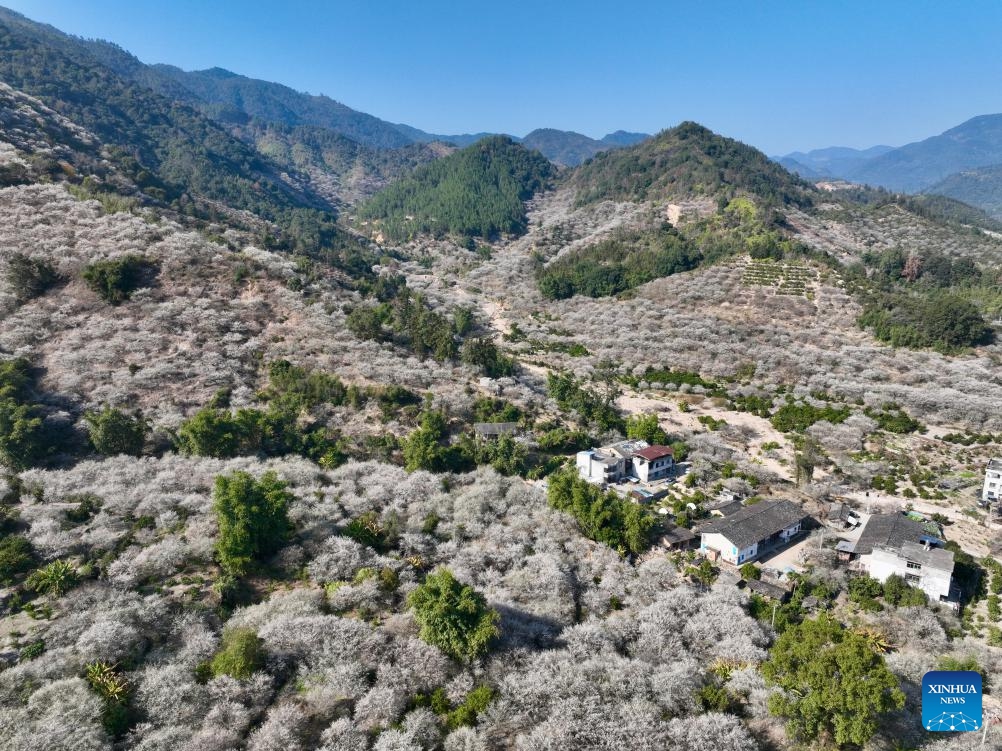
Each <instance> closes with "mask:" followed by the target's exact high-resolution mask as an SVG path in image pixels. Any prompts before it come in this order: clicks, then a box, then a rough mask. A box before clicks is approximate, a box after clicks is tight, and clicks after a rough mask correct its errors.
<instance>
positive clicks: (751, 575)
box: [740, 563, 762, 581]
mask: <svg viewBox="0 0 1002 751" xmlns="http://www.w3.org/2000/svg"><path fill="white" fill-rule="evenodd" d="M740 571H741V578H742V579H744V580H746V581H751V580H752V579H761V578H762V571H761V570H759V567H758V566H756V565H755V564H754V563H746V564H744V565H743V566H742V567H741V569H740Z"/></svg>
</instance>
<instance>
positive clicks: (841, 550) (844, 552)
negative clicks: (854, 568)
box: [835, 540, 856, 561]
mask: <svg viewBox="0 0 1002 751" xmlns="http://www.w3.org/2000/svg"><path fill="white" fill-rule="evenodd" d="M855 552H856V543H854V542H851V541H849V540H839V541H838V542H837V543H836V544H835V555H836V556H837V557H838V559H839V560H840V561H851V560H852V556H853V554H854V553H855Z"/></svg>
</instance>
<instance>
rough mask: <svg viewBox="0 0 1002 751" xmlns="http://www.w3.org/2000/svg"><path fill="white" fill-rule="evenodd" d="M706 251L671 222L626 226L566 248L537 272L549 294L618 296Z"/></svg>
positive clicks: (685, 266)
mask: <svg viewBox="0 0 1002 751" xmlns="http://www.w3.org/2000/svg"><path fill="white" fill-rule="evenodd" d="M701 258H702V254H701V253H700V252H699V250H698V249H697V248H696V247H695V246H694V245H693V244H692V243H691V242H689V241H688V240H686V239H685V238H684V237H682V236H681V235H680V234H679V233H678V232H676V231H675V230H674V229H673V228H672V226H671V225H670V224H664V225H662V226H660V227H658V228H657V229H654V230H646V231H640V230H631V231H623V232H620V233H618V234H617V235H615V236H614V237H610V238H609V239H608V240H603V241H602V242H600V243H597V244H595V245H590V246H588V247H587V248H583V249H581V250H578V251H574V252H571V253H567V254H565V255H563V256H561V257H560V258H558V259H557V260H555V261H553V262H552V263H551V264H549V265H548V266H543V267H540V269H539V271H538V272H537V279H538V281H539V289H540V291H541V292H542V293H543V295H544V296H545V297H548V298H550V299H551V300H560V299H563V298H566V297H573V296H574V295H587V296H589V297H605V296H608V295H615V294H618V293H620V292H623V291H625V290H628V289H633V288H634V287H639V286H640V285H641V284H644V283H646V282H649V281H651V280H653V279H659V278H661V277H664V276H670V275H671V274H676V273H678V272H680V271H688V270H690V269H693V268H695V267H696V266H697V265H698V264H699V261H700V259H701Z"/></svg>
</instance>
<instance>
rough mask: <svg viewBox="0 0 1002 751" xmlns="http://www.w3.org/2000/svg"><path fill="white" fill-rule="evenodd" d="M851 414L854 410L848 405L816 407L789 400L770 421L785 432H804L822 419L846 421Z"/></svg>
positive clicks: (831, 421)
mask: <svg viewBox="0 0 1002 751" xmlns="http://www.w3.org/2000/svg"><path fill="white" fill-rule="evenodd" d="M851 414H852V410H851V409H850V408H849V407H846V406H842V407H833V406H832V405H830V404H826V405H825V406H824V407H815V406H814V405H813V404H807V403H806V402H787V403H786V404H784V405H783V406H782V407H780V408H779V409H777V410H776V412H775V413H773V415H772V417H771V418H770V420H769V421H770V422H771V423H772V426H773V427H774V428H776V430H780V431H782V432H784V433H789V432H791V431H796V432H798V433H802V432H804V431H805V430H807V429H808V428H809V427H811V425H813V424H814V423H816V422H818V421H820V420H826V421H827V422H830V423H832V424H838V423H842V422H845V421H846V420H847V419H848V418H849V415H851Z"/></svg>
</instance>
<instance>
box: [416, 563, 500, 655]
mask: <svg viewBox="0 0 1002 751" xmlns="http://www.w3.org/2000/svg"><path fill="white" fill-rule="evenodd" d="M407 605H408V607H410V608H412V609H413V610H414V617H415V618H416V619H417V622H418V624H419V625H420V627H421V630H420V636H421V638H422V639H424V640H425V641H426V642H428V643H429V644H433V645H435V646H436V647H438V648H439V649H441V650H442V651H443V652H445V653H446V654H448V655H451V656H452V657H454V658H456V659H458V660H466V661H469V660H474V659H476V658H477V657H480V656H481V655H483V654H485V653H486V652H487V650H488V648H489V646H490V643H491V641H493V640H494V639H496V638H497V637H498V636H499V634H500V631H499V629H498V625H497V624H498V621H499V620H500V616H499V615H498V614H497V612H496V611H495V610H493V609H491V608H489V607H488V606H487V601H486V600H485V599H484V596H483V595H482V594H480V593H479V592H477V591H476V590H474V589H473V588H472V587H470V586H467V585H464V584H460V583H459V582H458V581H456V578H455V577H454V576H453V575H452V572H451V571H449V570H448V569H445V568H442V569H439V570H438V571H436V572H434V573H431V574H429V575H428V576H427V577H426V578H425V580H424V582H423V583H422V584H421V585H420V586H418V587H417V588H416V589H414V590H413V591H412V592H411V593H410V594H409V595H408V596H407Z"/></svg>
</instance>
